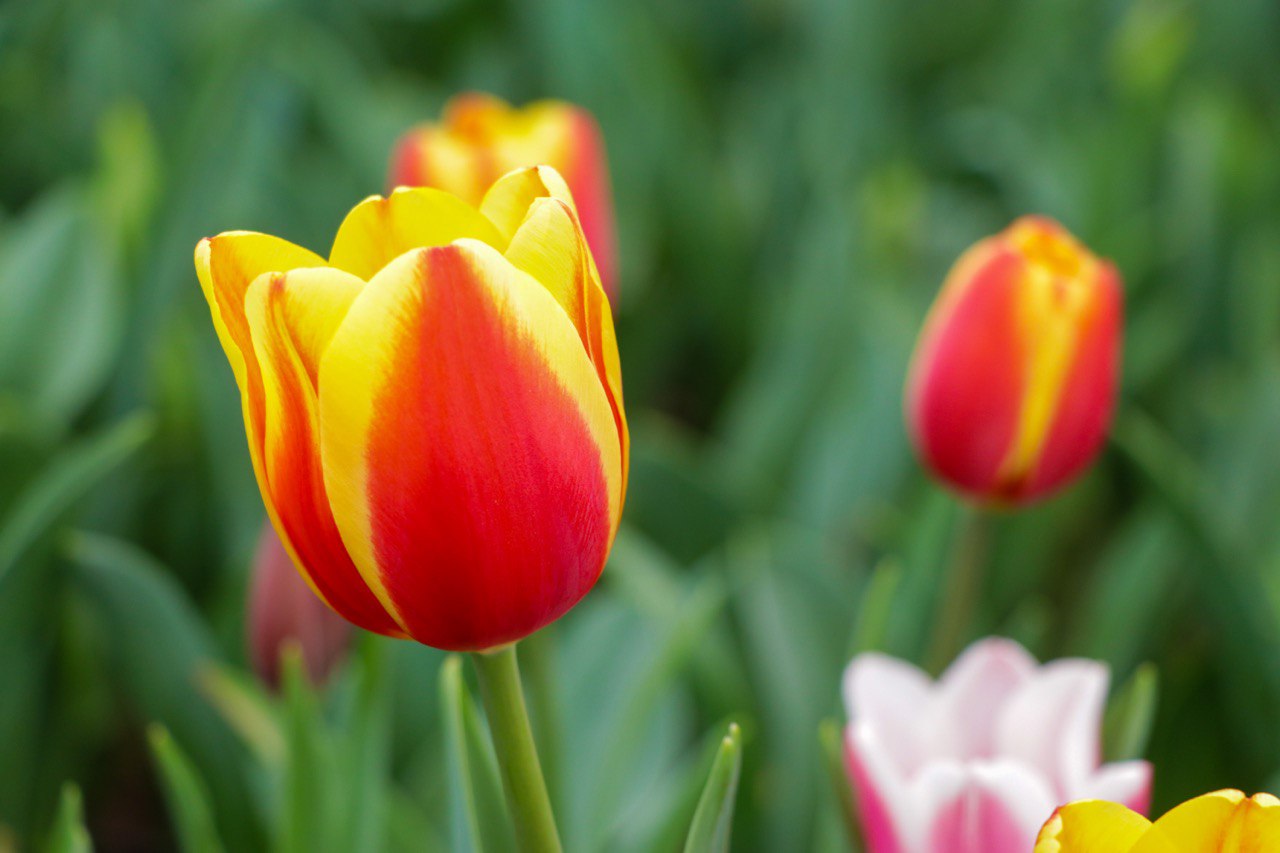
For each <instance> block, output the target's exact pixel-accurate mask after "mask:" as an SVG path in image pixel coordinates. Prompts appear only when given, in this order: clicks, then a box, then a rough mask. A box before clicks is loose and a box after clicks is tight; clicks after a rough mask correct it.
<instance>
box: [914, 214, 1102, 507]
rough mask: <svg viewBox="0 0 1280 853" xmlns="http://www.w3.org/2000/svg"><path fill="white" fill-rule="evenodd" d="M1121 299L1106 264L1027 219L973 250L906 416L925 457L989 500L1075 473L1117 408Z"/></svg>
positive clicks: (924, 343) (971, 493)
mask: <svg viewBox="0 0 1280 853" xmlns="http://www.w3.org/2000/svg"><path fill="white" fill-rule="evenodd" d="M1122 314H1123V295H1122V292H1121V285H1120V277H1119V274H1118V273H1117V272H1116V269H1115V267H1114V266H1113V265H1112V264H1111V263H1110V262H1108V261H1105V260H1101V259H1099V258H1097V257H1095V256H1094V255H1092V254H1091V253H1090V252H1089V251H1088V250H1087V249H1086V248H1085V247H1084V246H1082V245H1081V244H1080V243H1079V242H1077V241H1076V240H1075V239H1074V238H1073V237H1072V236H1071V235H1070V234H1069V233H1067V231H1066V230H1065V229H1063V228H1062V226H1060V225H1058V224H1057V223H1056V222H1053V221H1052V220H1049V219H1045V218H1043V217H1033V216H1028V217H1024V218H1022V219H1019V220H1018V221H1016V222H1014V223H1013V225H1011V226H1009V228H1008V229H1006V230H1005V231H1003V232H1002V233H1000V234H998V235H996V236H994V237H990V238H988V239H986V240H983V241H981V242H979V243H978V244H977V245H975V246H973V247H972V248H971V249H969V250H968V251H967V252H966V253H965V254H964V255H963V256H961V258H960V260H959V261H958V262H957V263H956V265H955V266H954V267H953V268H952V270H951V273H950V274H949V275H948V276H947V280H946V283H945V284H944V285H943V288H942V292H941V293H940V294H939V296H938V299H937V301H936V302H935V303H934V306H933V308H932V310H931V311H930V312H929V317H928V319H927V320H926V322H925V325H924V328H923V330H922V332H921V334H920V339H919V341H918V342H917V344H916V350H915V354H914V356H913V358H912V365H911V371H910V377H909V379H908V383H907V403H906V410H907V421H908V426H909V430H910V433H911V437H912V441H913V443H914V444H915V447H916V450H917V452H918V453H919V455H920V457H921V458H922V459H923V461H924V463H925V464H926V465H927V466H928V467H929V469H930V470H932V472H933V473H934V474H935V475H936V476H937V477H938V478H939V479H941V480H942V481H943V482H944V483H946V484H948V485H949V486H951V487H952V488H954V489H955V490H957V491H958V492H960V493H961V494H963V495H966V496H968V497H969V498H971V499H973V500H975V501H978V502H980V503H991V504H1006V505H1019V504H1025V503H1028V502H1030V501H1034V500H1036V499H1038V498H1042V497H1045V496H1047V495H1049V494H1051V493H1053V492H1054V491H1056V490H1057V489H1060V488H1062V487H1063V486H1064V485H1066V484H1067V483H1069V482H1070V481H1071V480H1072V479H1074V478H1075V477H1076V476H1078V475H1079V474H1080V473H1081V472H1082V471H1084V469H1085V468H1086V467H1087V466H1088V465H1089V463H1090V462H1091V461H1092V460H1093V458H1094V456H1096V455H1097V453H1098V450H1099V449H1100V447H1101V446H1102V443H1103V440H1104V439H1105V438H1106V434H1107V429H1108V427H1109V426H1110V422H1111V413H1112V409H1113V407H1114V404H1115V392H1116V380H1117V375H1118V372H1119V361H1120V330H1121V324H1122Z"/></svg>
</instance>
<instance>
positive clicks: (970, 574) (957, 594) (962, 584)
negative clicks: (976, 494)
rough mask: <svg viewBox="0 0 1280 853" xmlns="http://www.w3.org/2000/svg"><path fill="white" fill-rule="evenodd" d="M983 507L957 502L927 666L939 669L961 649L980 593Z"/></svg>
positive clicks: (984, 540)
mask: <svg viewBox="0 0 1280 853" xmlns="http://www.w3.org/2000/svg"><path fill="white" fill-rule="evenodd" d="M989 521H990V518H989V517H988V515H987V512H986V510H984V509H982V508H981V507H977V506H972V505H970V504H961V506H960V512H959V515H958V517H957V518H956V527H955V533H954V535H953V536H952V539H951V556H950V560H949V562H948V565H947V574H946V577H945V579H944V581H943V582H944V583H945V584H946V587H945V590H944V593H943V594H944V595H945V598H943V600H942V602H941V605H940V608H939V613H938V621H937V623H936V626H935V628H934V633H933V643H932V648H931V649H930V654H929V669H930V671H932V672H941V671H942V670H943V669H945V668H946V666H947V664H949V663H950V662H951V661H952V660H953V659H954V658H955V656H956V655H957V654H959V653H960V652H961V651H962V650H963V649H964V644H965V641H966V640H967V639H969V637H968V632H969V629H970V628H971V627H972V624H973V614H974V610H976V609H977V605H978V600H979V597H980V595H981V593H982V582H983V577H984V576H985V574H986V563H987V536H988V530H987V525H988V522H989Z"/></svg>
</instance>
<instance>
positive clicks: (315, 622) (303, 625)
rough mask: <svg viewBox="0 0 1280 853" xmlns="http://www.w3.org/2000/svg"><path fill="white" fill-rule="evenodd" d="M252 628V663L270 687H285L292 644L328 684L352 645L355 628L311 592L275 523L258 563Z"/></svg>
mask: <svg viewBox="0 0 1280 853" xmlns="http://www.w3.org/2000/svg"><path fill="white" fill-rule="evenodd" d="M247 627H248V633H249V637H248V639H249V656H250V662H251V663H252V664H253V669H254V671H255V672H256V673H257V674H258V677H259V678H261V679H262V680H263V682H264V683H266V684H268V685H269V686H271V687H276V686H278V685H279V683H280V653H281V651H283V649H284V647H285V645H286V644H287V643H288V642H289V641H290V640H293V641H295V642H297V643H298V645H299V646H300V647H301V649H302V660H303V664H304V665H305V666H306V670H307V674H308V675H309V676H310V677H311V681H312V682H313V683H315V684H321V683H323V682H324V680H325V679H326V678H327V677H328V675H329V672H330V671H331V670H332V669H333V668H334V666H335V665H336V664H337V663H338V662H339V661H340V660H341V659H342V657H343V655H344V654H345V653H346V650H347V644H348V642H349V641H350V636H351V627H350V626H349V625H348V624H347V623H346V621H345V620H343V619H342V617H340V616H338V614H336V613H334V612H333V611H332V610H330V609H329V608H328V607H326V606H325V604H324V602H323V601H321V600H320V599H319V598H317V597H316V594H315V593H313V592H312V591H311V590H310V588H308V586H307V582H306V581H305V580H303V578H302V575H300V574H299V573H298V570H297V568H295V567H294V565H293V560H292V559H290V558H289V554H288V552H287V551H285V549H284V545H282V544H281V543H280V537H279V536H277V535H276V532H275V530H274V529H273V528H272V527H271V525H270V524H267V525H265V526H264V527H263V529H262V535H261V536H260V537H259V539H258V550H257V552H256V553H255V554H254V558H253V573H252V577H251V578H250V580H249V601H248V626H247Z"/></svg>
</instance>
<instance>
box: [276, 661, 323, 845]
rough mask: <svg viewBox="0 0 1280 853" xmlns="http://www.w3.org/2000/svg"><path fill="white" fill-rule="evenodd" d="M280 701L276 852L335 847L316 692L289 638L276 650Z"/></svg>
mask: <svg viewBox="0 0 1280 853" xmlns="http://www.w3.org/2000/svg"><path fill="white" fill-rule="evenodd" d="M281 657H282V660H281V664H282V666H283V683H284V703H285V742H286V744H287V746H288V752H287V753H286V756H285V766H284V780H283V798H282V802H281V813H280V815H279V822H278V824H277V827H276V842H277V849H278V850H279V851H280V853H318V851H323V850H330V849H334V847H333V845H332V843H331V842H333V841H334V834H333V833H332V832H330V831H329V830H330V828H331V824H332V823H333V821H335V820H336V808H335V807H336V805H337V804H336V803H335V802H334V801H333V799H332V798H331V797H330V796H329V794H330V793H331V791H332V787H331V783H332V782H333V781H334V777H333V775H332V767H331V765H330V762H329V760H328V759H329V756H328V750H327V748H326V747H327V746H328V745H329V744H328V738H327V733H326V732H325V731H324V730H323V727H322V721H321V718H320V708H319V705H318V703H317V701H316V695H315V692H314V691H313V690H312V689H311V686H310V683H309V682H308V681H307V675H306V668H305V666H304V664H303V662H302V650H301V649H300V648H299V647H298V645H297V643H296V642H291V643H289V644H288V645H287V646H286V647H285V650H284V653H283V655H282V656H281Z"/></svg>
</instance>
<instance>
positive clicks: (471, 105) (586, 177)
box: [388, 92, 618, 296]
mask: <svg viewBox="0 0 1280 853" xmlns="http://www.w3.org/2000/svg"><path fill="white" fill-rule="evenodd" d="M543 163H545V164H547V165H550V166H553V167H554V168H555V169H557V170H558V171H559V172H560V173H561V174H562V175H564V179H565V182H566V183H567V184H568V185H569V189H570V190H571V191H572V192H573V197H574V200H575V201H576V202H577V204H578V215H579V217H581V220H582V230H583V232H584V233H585V234H586V235H587V243H588V244H589V245H590V246H591V252H592V254H593V255H595V259H596V263H597V264H598V265H599V267H600V279H601V281H602V282H603V284H604V287H605V290H606V291H607V292H608V293H609V295H610V296H616V295H617V292H618V291H617V278H616V274H617V273H616V271H617V256H618V249H617V236H616V233H615V230H614V224H613V200H612V193H611V191H610V189H609V167H608V164H607V162H606V160H605V151H604V138H603V137H602V136H601V134H600V128H599V127H598V126H597V125H596V121H595V119H594V118H592V116H591V113H589V112H587V111H586V110H585V109H583V108H582V107H578V106H575V105H573V104H569V103H565V102H564V101H538V102H536V103H533V104H529V105H528V106H526V107H524V108H523V109H515V108H513V107H512V106H511V105H510V104H508V103H507V102H506V101H503V100H501V99H500V98H495V97H494V96H492V95H485V94H481V93H479V92H469V93H467V94H463V95H459V96H457V97H455V98H453V100H451V101H449V103H448V104H446V105H445V108H444V115H443V117H442V119H441V120H440V121H439V122H438V123H430V124H423V125H420V126H418V127H415V128H413V129H412V130H410V131H409V132H408V133H406V134H405V135H404V136H403V137H401V139H400V141H399V143H397V145H396V148H395V152H394V153H393V154H392V158H391V174H390V177H389V181H388V183H389V184H390V185H391V186H392V187H398V186H410V187H438V188H439V189H442V190H446V191H448V192H451V193H453V194H454V195H456V196H458V197H459V198H461V199H462V200H463V201H466V202H468V203H469V204H479V203H480V200H481V198H483V197H484V193H485V191H486V190H487V189H488V188H489V185H490V184H491V183H493V182H494V181H495V180H496V179H497V178H498V177H499V176H500V175H502V174H504V173H505V172H508V171H510V170H512V169H518V168H521V167H523V166H537V165H540V164H543Z"/></svg>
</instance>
